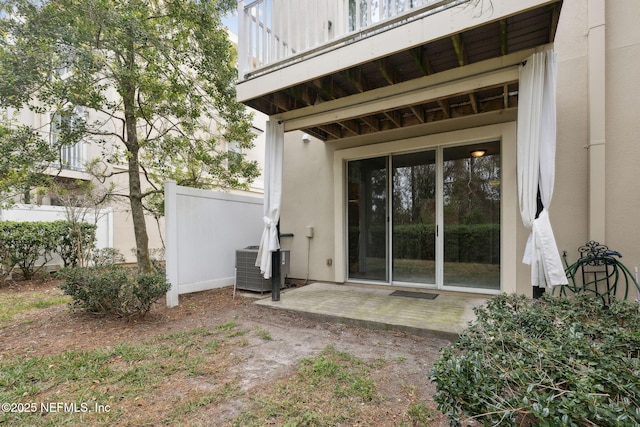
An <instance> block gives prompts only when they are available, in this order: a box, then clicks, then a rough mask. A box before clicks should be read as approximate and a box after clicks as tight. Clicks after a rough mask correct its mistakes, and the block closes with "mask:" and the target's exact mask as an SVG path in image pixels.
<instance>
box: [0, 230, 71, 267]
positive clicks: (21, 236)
mask: <svg viewBox="0 0 640 427" xmlns="http://www.w3.org/2000/svg"><path fill="white" fill-rule="evenodd" d="M58 236H59V232H58V230H57V229H56V225H55V223H51V222H14V221H2V222H0V239H1V240H2V243H1V244H2V247H3V249H2V252H3V253H4V254H5V257H6V262H3V264H4V265H6V266H10V267H9V268H11V269H13V268H14V267H18V268H19V269H20V270H21V271H22V275H23V276H24V278H25V279H27V280H29V279H31V278H33V276H35V274H36V273H37V272H38V271H39V270H40V269H41V268H42V267H44V265H45V264H46V263H47V262H49V261H51V259H52V256H53V254H54V253H55V251H56V249H57V246H58Z"/></svg>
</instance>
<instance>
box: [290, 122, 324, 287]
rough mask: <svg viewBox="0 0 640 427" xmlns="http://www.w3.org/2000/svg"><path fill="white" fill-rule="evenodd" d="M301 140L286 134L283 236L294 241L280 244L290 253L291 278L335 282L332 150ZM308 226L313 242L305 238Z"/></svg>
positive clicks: (296, 134) (313, 142)
mask: <svg viewBox="0 0 640 427" xmlns="http://www.w3.org/2000/svg"><path fill="white" fill-rule="evenodd" d="M302 136H303V133H302V132H299V131H295V132H288V133H286V134H285V142H284V171H283V184H282V210H281V215H280V217H281V221H280V232H281V233H293V237H283V238H282V239H281V244H282V247H283V249H288V250H290V251H291V273H290V275H289V276H290V277H293V278H299V279H306V278H307V277H309V279H311V280H323V281H333V280H334V267H335V259H334V240H333V236H334V230H335V224H334V221H333V210H334V204H333V167H332V163H333V149H332V148H331V147H330V146H328V145H326V144H325V143H324V142H322V141H319V140H317V139H315V138H309V139H310V140H309V142H303V141H302ZM308 226H310V227H313V237H312V238H308V237H306V227H308ZM307 259H308V260H309V262H308V263H307ZM328 260H331V261H328ZM329 264H330V265H329ZM307 265H308V266H307ZM307 272H308V276H307Z"/></svg>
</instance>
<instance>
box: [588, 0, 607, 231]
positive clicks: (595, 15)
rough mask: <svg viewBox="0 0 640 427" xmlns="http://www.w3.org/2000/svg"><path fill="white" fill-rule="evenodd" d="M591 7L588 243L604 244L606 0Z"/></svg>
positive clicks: (597, 0) (598, 0)
mask: <svg viewBox="0 0 640 427" xmlns="http://www.w3.org/2000/svg"><path fill="white" fill-rule="evenodd" d="M588 6H589V17H588V25H589V28H588V33H587V39H588V41H587V46H588V53H587V56H588V57H587V72H588V94H589V95H588V96H589V99H588V105H589V145H588V146H587V148H588V150H589V240H595V241H596V242H600V243H605V241H606V240H605V225H606V221H605V214H606V212H605V207H606V197H605V195H606V185H605V179H606V173H605V172H606V171H605V166H606V164H605V147H606V145H605V118H606V79H605V56H606V55H605V52H606V47H605V0H589V3H588Z"/></svg>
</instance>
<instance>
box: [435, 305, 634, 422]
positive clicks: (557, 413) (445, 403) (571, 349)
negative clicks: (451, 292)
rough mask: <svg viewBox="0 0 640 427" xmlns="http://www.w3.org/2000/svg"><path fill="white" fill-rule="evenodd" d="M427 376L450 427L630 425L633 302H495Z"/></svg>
mask: <svg viewBox="0 0 640 427" xmlns="http://www.w3.org/2000/svg"><path fill="white" fill-rule="evenodd" d="M475 311H476V316H477V320H476V321H475V322H474V323H473V324H472V325H471V326H470V327H469V328H467V330H466V331H465V332H464V333H463V334H462V335H461V336H460V339H459V340H458V342H457V343H456V344H455V345H454V346H453V347H447V348H444V349H443V350H442V351H441V354H440V357H439V359H438V361H437V362H436V364H435V365H434V367H433V369H432V371H431V380H432V381H433V382H435V384H436V394H435V396H434V398H435V401H436V402H437V403H438V408H439V409H440V410H441V411H442V412H443V413H444V414H446V415H447V417H448V418H449V421H450V423H451V424H452V425H460V423H461V421H468V420H469V419H470V418H473V419H476V420H478V421H480V422H482V423H484V424H485V425H501V426H502V425H507V426H508V425H511V426H515V425H540V426H586V425H598V426H637V425H639V423H640V304H638V303H637V302H631V301H615V302H613V303H612V304H611V305H610V307H609V309H607V308H605V307H604V306H603V305H602V304H601V303H600V302H599V301H598V300H595V299H589V298H586V297H581V298H576V299H569V298H554V297H549V296H547V297H545V298H542V299H540V300H527V299H526V298H525V297H523V296H507V295H500V296H496V297H494V298H492V299H490V300H489V301H488V303H487V304H486V306H483V307H480V308H477V309H476V310H475Z"/></svg>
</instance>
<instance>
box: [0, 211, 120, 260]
mask: <svg viewBox="0 0 640 427" xmlns="http://www.w3.org/2000/svg"><path fill="white" fill-rule="evenodd" d="M96 218H97V223H96V225H97V228H96V247H97V248H99V249H101V248H111V247H113V210H112V209H111V208H103V209H99V210H97V211H96V210H94V209H87V210H86V217H85V222H88V223H90V224H91V223H93V222H94V221H95V219H96ZM66 219H67V216H66V214H65V208H64V207H63V206H43V205H25V204H16V205H14V206H12V207H11V208H10V209H2V210H0V221H16V222H35V221H43V222H53V221H60V220H63V221H64V220H66ZM62 264H63V263H62V258H60V256H59V255H57V254H56V255H55V256H54V258H53V259H52V260H51V261H49V262H48V263H47V264H46V265H47V266H53V265H60V266H61V265H62Z"/></svg>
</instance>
